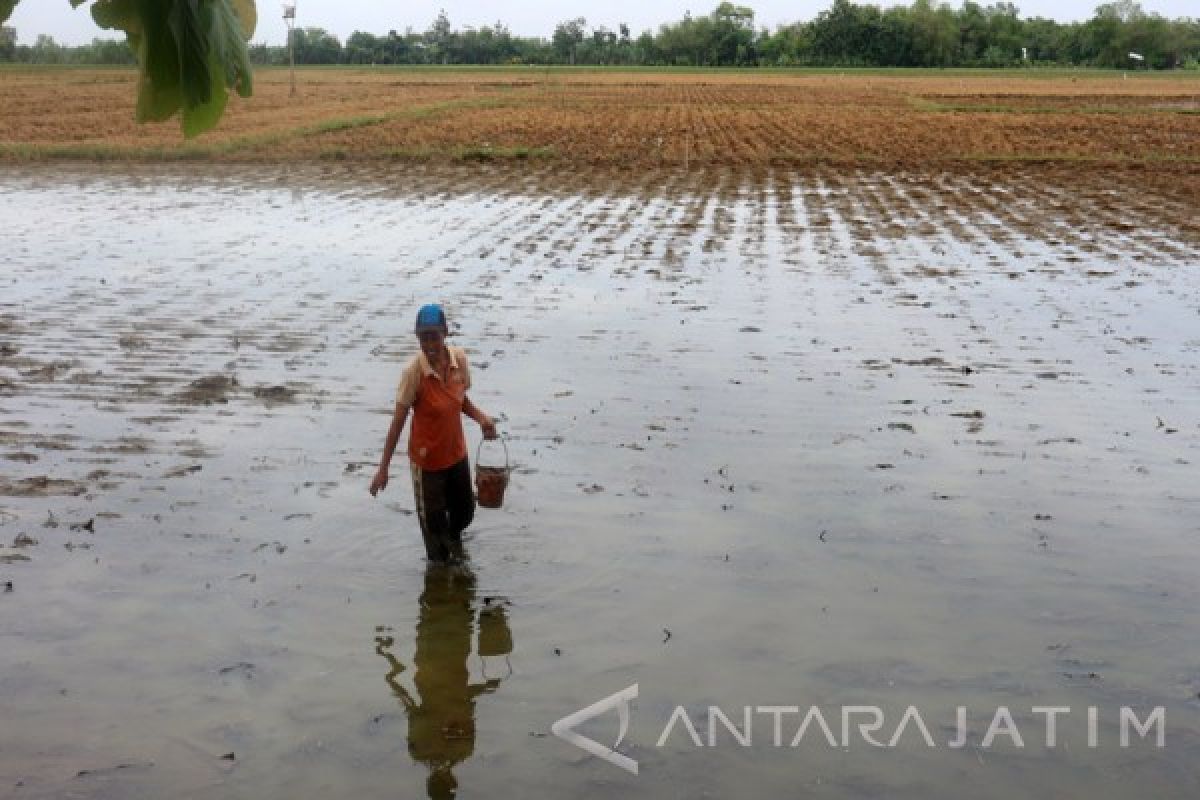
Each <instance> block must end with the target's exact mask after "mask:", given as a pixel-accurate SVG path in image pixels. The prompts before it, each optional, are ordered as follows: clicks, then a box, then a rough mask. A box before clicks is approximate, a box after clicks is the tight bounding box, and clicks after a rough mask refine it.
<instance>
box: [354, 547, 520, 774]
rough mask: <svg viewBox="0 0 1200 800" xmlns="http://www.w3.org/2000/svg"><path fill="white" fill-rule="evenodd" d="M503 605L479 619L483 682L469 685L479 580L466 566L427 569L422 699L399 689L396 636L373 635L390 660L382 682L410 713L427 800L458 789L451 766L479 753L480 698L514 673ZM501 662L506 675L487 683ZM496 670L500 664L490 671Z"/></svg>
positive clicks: (494, 602) (420, 647)
mask: <svg viewBox="0 0 1200 800" xmlns="http://www.w3.org/2000/svg"><path fill="white" fill-rule="evenodd" d="M505 605H506V603H505V602H504V601H503V600H502V599H497V598H490V597H489V598H485V599H484V603H483V608H482V609H480V611H479V614H478V626H477V627H478V631H479V645H478V648H477V653H478V655H479V659H480V664H481V670H482V672H483V675H484V680H483V683H470V670H469V669H468V665H467V659H468V658H469V657H470V654H471V634H472V623H474V622H475V621H476V620H475V609H476V603H475V575H474V574H473V573H472V572H471V570H470V569H469V568H468V567H467V566H465V565H462V564H460V565H449V566H447V565H430V566H429V567H428V568H427V569H426V571H425V589H424V591H423V592H422V593H421V600H420V615H419V616H418V618H417V632H416V633H417V641H416V652H415V655H414V656H413V662H414V666H415V669H416V674H415V675H414V676H413V684H414V685H415V687H416V692H417V699H416V700H414V699H413V697H412V695H411V694H409V692H408V690H407V689H405V688H404V686H402V685H401V684H400V681H399V675H400V673H401V672H402V671H403V670H404V665H403V664H401V663H400V661H398V660H397V659H396V657H395V656H394V655H393V654H392V653H391V652H390V648H391V647H392V645H393V644H394V643H395V641H394V639H393V638H392V637H391V636H383V635H380V636H376V637H375V652H376V653H378V654H379V655H381V656H383V657H384V658H385V659H387V661H388V664H389V665H390V669H389V670H388V673H387V675H385V676H384V680H386V681H387V683H388V685H389V686H390V687H391V688H392V691H393V692H394V693H395V695H396V696H397V697H398V698H399V699H400V702H401V703H403V704H404V709H405V711H407V712H408V752H409V755H411V756H412V757H413V758H414V759H416V760H417V761H419V762H421V763H422V764H424V765H425V766H427V767H428V768H429V779H428V782H427V784H426V786H427V789H428V792H429V797H430V798H447V797H453V796H454V794H455V791H456V790H457V787H458V781H457V780H456V779H455V777H454V772H453V770H454V766H455V765H456V764H458V763H460V762H462V761H465V760H466V759H467V758H469V757H470V756H471V753H473V752H474V750H475V698H476V697H478V696H479V695H481V694H487V693H489V692H492V691H494V690H495V689H496V687H498V686H499V685H500V682H501V681H502V680H503V679H504V678H506V677H508V676H509V675H511V674H512V666H511V664H510V663H509V660H508V656H509V654H510V653H511V652H512V649H513V642H512V632H511V631H510V630H509V627H508V619H507V614H506V611H505ZM500 656H503V657H504V664H505V667H504V674H503V675H502V676H501V677H491V678H489V677H488V670H489V662H494V661H496V660H498V658H499V657H500ZM490 666H491V668H492V669H497V667H498V665H494V664H492V665H490Z"/></svg>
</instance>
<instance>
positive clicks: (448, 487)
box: [371, 304, 496, 563]
mask: <svg viewBox="0 0 1200 800" xmlns="http://www.w3.org/2000/svg"><path fill="white" fill-rule="evenodd" d="M416 333H417V339H418V340H419V341H420V344H421V349H420V351H418V352H417V354H416V355H415V356H413V358H412V360H411V361H409V362H408V366H407V367H405V368H404V374H403V375H402V376H401V378H400V388H399V389H398V390H397V392H396V410H395V413H393V414H392V425H391V427H390V428H389V429H388V434H387V442H386V443H385V444H384V446H383V461H382V462H380V464H379V469H378V470H377V471H376V473H375V477H374V479H372V481H371V496H372V497H374V496H375V494H376V493H377V492H379V490H380V489H384V488H386V487H387V485H388V467H389V466H390V465H391V463H392V454H393V453H394V452H395V451H396V442H397V441H399V439H400V431H402V430H403V429H404V422H405V420H407V419H408V412H409V409H411V410H412V412H413V424H412V431H411V433H410V434H409V438H408V458H409V463H410V466H411V468H412V481H413V494H414V495H415V497H416V504H417V517H418V519H419V520H420V522H421V536H422V537H423V538H424V539H425V554H426V555H427V556H428V557H429V560H430V561H432V562H435V563H445V562H448V561H457V560H460V559H461V557H462V532H463V530H465V529H466V527H467V526H468V525H470V524H471V517H473V516H474V514H475V497H474V495H473V494H472V491H471V467H470V465H469V464H468V462H467V441H466V437H465V436H464V435H463V427H462V418H461V416H460V414H466V415H467V416H468V417H470V418H471V419H473V420H475V421H476V422H478V423H479V427H480V428H481V429H482V430H483V436H484V438H485V439H495V438H496V423H495V422H493V421H492V418H491V417H489V416H488V415H487V414H485V413H484V412H483V411H482V410H480V408H479V407H478V406H476V405H475V404H474V403H472V402H471V400H470V398H468V397H467V390H468V389H470V388H471V372H470V368H469V367H468V365H467V354H466V352H464V351H463V349H462V348H461V347H449V346H447V345H446V335H447V334H448V333H449V329H448V328H447V326H446V312H445V311H443V310H442V307H441V306H439V305H434V304H429V305H425V306H421V310H420V311H418V312H417V327H416Z"/></svg>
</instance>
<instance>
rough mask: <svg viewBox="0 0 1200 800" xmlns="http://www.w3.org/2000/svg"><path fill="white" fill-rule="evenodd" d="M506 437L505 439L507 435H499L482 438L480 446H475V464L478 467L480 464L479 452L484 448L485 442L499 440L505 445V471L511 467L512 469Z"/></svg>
mask: <svg viewBox="0 0 1200 800" xmlns="http://www.w3.org/2000/svg"><path fill="white" fill-rule="evenodd" d="M504 439H505V437H503V436H497V437H496V439H480V440H479V446H478V447H476V448H475V466H477V467H478V466H479V453H480V452H481V451H482V450H483V443H484V442H488V441H496V440H499V441H500V444H501V445H503V447H504V471H505V472H508V471H509V470H510V469H512V467H510V466H509V462H508V444H507V443H505V441H504Z"/></svg>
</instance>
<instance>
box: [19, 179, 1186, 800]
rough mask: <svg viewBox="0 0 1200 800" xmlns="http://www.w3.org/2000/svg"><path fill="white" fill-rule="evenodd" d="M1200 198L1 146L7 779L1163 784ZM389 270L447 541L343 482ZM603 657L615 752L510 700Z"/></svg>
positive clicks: (190, 785) (1169, 746)
mask: <svg viewBox="0 0 1200 800" xmlns="http://www.w3.org/2000/svg"><path fill="white" fill-rule="evenodd" d="M1184 185H1186V184H1184ZM1195 199H1196V198H1195V197H1194V196H1191V197H1189V196H1188V194H1187V193H1186V192H1181V191H1180V190H1179V189H1178V185H1176V184H1175V182H1173V181H1172V180H1170V178H1169V176H1166V177H1164V176H1163V174H1162V173H1157V174H1155V175H1145V176H1143V175H1141V174H1140V173H1139V172H1138V171H1129V172H1122V171H1119V170H1118V171H1095V172H1084V173H1080V174H1077V175H1073V174H1072V173H1071V172H1070V171H1069V169H1068V168H1067V167H1064V166H1058V167H1054V168H1049V167H1047V168H1039V167H1038V166H1036V165H1026V166H1021V167H1014V168H1012V169H1007V170H1000V169H993V170H982V169H981V170H979V171H976V172H971V171H966V172H946V173H942V172H937V171H932V172H925V173H909V172H903V171H891V172H883V171H872V170H854V169H851V168H840V169H835V168H832V167H830V168H821V167H813V168H808V169H805V170H802V171H799V172H792V171H787V170H770V169H763V170H761V171H757V172H753V173H735V172H731V171H722V170H710V171H701V172H690V173H685V172H683V171H680V170H649V171H646V172H643V173H637V174H633V173H615V174H608V173H603V172H600V171H595V172H588V173H587V174H581V173H574V174H570V175H566V174H561V173H556V172H555V171H554V170H552V169H550V168H545V169H543V170H541V171H537V170H530V169H518V168H507V167H505V168H493V167H489V166H486V165H484V166H475V167H450V166H446V165H420V164H417V165H411V166H406V167H403V168H395V169H393V170H391V171H381V170H379V169H375V168H368V167H361V166H360V167H346V168H342V167H331V168H319V167H307V168H304V169H290V170H289V169H287V168H285V167H261V166H258V167H255V166H231V165H225V166H221V165H206V166H203V167H201V166H196V165H192V166H186V165H185V166H158V167H155V166H140V167H139V166H130V165H123V166H121V167H119V168H112V169H105V168H102V167H93V166H66V165H61V166H55V165H34V166H30V167H5V168H3V171H2V172H0V215H2V217H3V219H4V220H5V228H6V234H5V245H6V246H5V254H4V264H5V268H4V270H3V272H2V273H0V286H2V287H3V288H2V293H0V719H2V720H3V726H2V727H0V796H4V797H8V796H11V797H16V798H49V797H111V798H121V799H122V800H125V799H126V798H161V797H178V798H228V797H247V798H250V797H253V798H291V797H358V798H372V797H384V796H386V797H421V796H425V795H426V794H428V795H429V796H431V797H449V796H455V795H456V796H458V797H461V798H485V797H487V798H492V797H581V798H601V797H609V796H612V795H616V794H621V795H624V796H632V797H680V798H696V797H714V798H715V797H780V796H787V797H797V796H801V797H810V796H811V797H827V798H860V797H861V798H868V797H889V798H950V797H960V796H962V792H963V790H962V787H963V786H964V785H969V786H970V787H971V789H970V793H971V796H973V797H978V798H1002V797H1004V798H1007V797H1013V796H1022V797H1024V796H1037V797H1068V796H1069V797H1081V796H1088V797H1093V798H1114V799H1115V798H1128V797H1130V796H1135V795H1137V796H1146V797H1155V798H1190V797H1195V796H1196V794H1197V792H1198V791H1200V772H1198V770H1197V766H1196V765H1197V763H1200V644H1198V642H1200V618H1198V617H1197V615H1196V608H1197V604H1198V603H1200V589H1198V588H1197V583H1196V577H1195V576H1196V575H1197V573H1198V572H1200V514H1198V512H1200V489H1198V488H1197V487H1198V486H1200V482H1198V481H1197V478H1196V462H1197V460H1198V459H1200V414H1198V412H1200V406H1198V405H1197V402H1196V398H1197V396H1198V395H1197V390H1198V389H1200V272H1197V261H1198V258H1197V255H1198V249H1200V228H1198V227H1197V221H1196V217H1195ZM427 301H441V302H444V303H445V304H446V306H447V309H448V312H449V314H450V316H451V324H452V327H454V328H455V333H456V335H455V337H454V338H453V339H452V341H453V342H454V343H456V344H460V345H462V346H465V347H466V348H467V349H468V352H469V353H470V354H471V357H472V360H473V362H472V363H473V369H474V380H475V383H476V388H475V390H474V391H473V393H472V394H473V398H474V399H475V400H476V402H477V403H478V404H479V405H480V406H482V407H483V408H485V409H487V410H488V411H490V412H492V413H493V414H495V415H497V416H498V417H499V419H500V420H501V422H500V427H501V429H502V431H503V432H504V433H505V434H506V435H507V437H508V439H507V443H508V449H509V453H510V457H511V460H512V463H513V464H514V466H515V471H514V474H513V476H512V481H511V484H510V486H509V489H508V493H507V496H506V499H505V506H504V508H503V509H502V510H497V511H492V510H486V509H480V510H479V511H478V512H477V515H476V522H475V524H474V525H473V526H472V528H471V530H470V531H469V534H468V537H469V540H468V545H467V546H468V550H469V554H470V564H469V567H468V568H466V569H463V570H456V571H453V572H447V571H445V570H438V569H428V570H427V569H426V567H425V565H424V563H423V548H422V546H421V540H420V535H419V532H418V530H417V523H416V519H415V517H414V516H413V500H412V496H411V489H410V486H409V485H408V479H407V475H406V474H405V469H404V464H403V463H402V460H401V459H399V458H398V460H397V461H396V462H394V468H393V476H392V483H391V486H390V487H389V488H388V489H387V490H386V491H385V492H384V493H383V494H381V495H380V496H379V498H376V499H372V498H371V497H370V496H369V495H368V493H367V484H368V482H369V480H370V475H371V472H372V470H373V469H374V466H375V464H376V463H377V462H378V458H379V453H380V450H381V448H382V444H383V437H384V434H385V432H386V429H387V424H388V415H389V414H390V411H391V408H390V406H391V403H392V400H393V397H394V391H395V385H396V382H397V380H398V378H399V375H400V369H401V367H402V365H403V363H404V361H405V360H406V359H407V358H408V357H409V355H411V354H412V353H413V352H414V351H415V341H414V339H413V337H412V336H411V334H410V333H409V331H410V330H411V325H412V317H413V314H414V312H415V309H416V308H417V306H418V305H420V304H421V303H423V302H427ZM468 437H469V441H470V446H471V448H472V452H474V446H475V444H476V443H477V442H478V430H477V428H475V426H473V425H468ZM635 684H636V685H637V687H638V688H637V699H636V700H634V701H633V702H632V704H631V710H630V714H629V728H628V732H627V733H625V735H624V737H623V739H622V742H621V744H620V746H619V752H620V754H622V755H623V756H625V757H626V758H627V759H633V760H634V761H636V762H637V765H638V774H636V775H634V774H631V773H630V772H629V771H627V770H626V769H623V768H622V767H621V766H619V765H616V764H613V763H608V762H607V761H605V760H603V759H601V758H597V757H594V756H592V755H589V754H588V753H586V752H585V751H584V750H581V749H578V748H576V747H574V746H573V745H572V744H570V743H568V742H567V741H564V740H563V739H562V738H559V737H557V736H555V735H554V734H553V733H552V732H551V726H552V725H553V724H554V722H555V721H556V720H558V719H560V718H562V717H564V716H566V715H569V714H571V713H573V712H575V711H577V710H579V709H581V708H583V707H585V706H588V705H589V704H592V703H594V702H596V701H599V700H602V699H603V698H606V697H608V696H610V695H612V694H614V693H616V692H619V691H621V690H624V689H627V687H631V686H633V685H635ZM813 706H817V707H819V709H820V710H821V712H822V713H823V714H824V718H825V719H826V720H828V724H829V726H830V727H831V728H832V736H833V738H834V739H835V740H836V741H835V744H836V746H833V745H831V744H830V742H829V741H828V740H827V739H828V738H829V737H827V736H825V734H824V733H823V732H822V731H821V728H820V727H819V724H818V723H816V722H812V724H810V725H809V726H808V730H807V733H804V732H803V731H800V733H803V736H802V737H800V736H797V732H798V729H799V728H800V727H801V721H802V718H804V716H805V712H806V711H808V710H809V709H810V708H811V707H813ZM855 706H866V707H877V708H879V709H880V710H881V715H882V716H883V717H884V721H883V723H882V726H881V727H880V728H879V732H878V733H876V734H875V736H876V737H877V738H878V739H880V740H883V741H885V742H886V741H887V740H888V739H890V738H892V735H893V732H896V733H903V735H902V736H897V737H896V746H895V747H874V746H873V745H872V744H871V742H870V740H869V738H868V739H864V736H863V735H861V734H860V733H859V732H858V728H857V724H858V722H859V721H862V720H868V721H869V719H870V715H869V714H866V713H865V712H862V713H860V712H851V713H852V714H858V716H854V717H853V718H852V719H851V721H850V725H849V728H848V735H847V737H846V739H845V741H842V737H843V726H842V716H843V715H844V714H845V713H847V712H846V709H847V708H852V707H855ZM747 707H749V708H750V709H751V712H750V717H751V722H752V724H753V730H752V736H751V731H749V730H746V728H747V725H746V717H745V716H744V715H743V709H745V708H747ZM772 707H774V708H775V709H776V710H775V711H771V710H770V709H771V708H772ZM779 707H784V709H787V708H788V707H795V708H796V709H799V711H798V712H796V711H795V709H792V710H791V711H786V710H785V711H781V710H779ZM909 707H914V708H916V709H917V710H918V711H919V715H920V717H921V719H922V720H923V722H924V725H925V726H926V728H927V732H928V734H929V741H927V740H926V739H925V738H924V737H923V736H922V735H921V731H920V729H919V728H918V727H917V726H916V725H910V726H909V727H908V728H907V729H906V730H903V731H901V730H899V728H898V726H899V723H900V721H901V718H902V717H903V715H904V714H905V712H906V709H908V708H909ZM999 707H1005V708H1007V709H1008V710H1009V712H1010V713H1011V720H1012V726H1007V727H1006V730H1007V731H1008V732H1005V730H1001V731H1000V733H999V735H995V734H996V730H992V731H991V734H992V735H990V736H989V727H992V728H995V727H996V726H995V725H994V724H993V723H994V721H995V718H996V715H997V709H998V708H999ZM1046 707H1053V708H1069V709H1070V712H1069V713H1060V715H1059V716H1058V718H1057V739H1056V743H1055V745H1054V746H1048V745H1047V739H1048V737H1047V735H1046V717H1047V714H1046V712H1045V711H1038V710H1037V709H1045V708H1046ZM1123 707H1125V708H1129V709H1132V713H1133V714H1134V715H1135V716H1136V718H1137V720H1138V722H1139V723H1140V722H1144V721H1145V720H1147V718H1149V717H1150V716H1151V714H1152V712H1153V711H1154V709H1156V708H1160V707H1161V708H1162V709H1163V712H1162V714H1163V716H1162V720H1163V724H1162V725H1161V726H1160V729H1161V730H1162V731H1163V732H1164V738H1165V741H1164V744H1163V746H1162V747H1158V746H1156V742H1155V736H1154V735H1153V734H1151V735H1150V736H1148V737H1147V738H1143V737H1141V736H1140V735H1137V734H1136V733H1135V734H1134V735H1133V736H1132V737H1131V741H1129V742H1128V746H1126V747H1122V746H1121V744H1120V731H1121V722H1122V716H1121V713H1122V712H1121V709H1122V708H1123ZM680 708H682V709H683V712H680V711H679V709H680ZM712 708H716V709H718V711H719V712H720V713H723V714H724V715H726V716H727V717H728V719H729V720H730V722H731V725H732V727H733V728H736V729H737V730H736V731H734V730H730V728H729V727H726V726H725V725H724V724H723V723H722V722H721V720H720V717H719V715H714V713H713V712H712V710H711V709H712ZM764 708H765V709H766V710H764ZM959 708H965V709H966V711H965V725H962V724H961V723H960V722H959V721H958V714H959V712H958V709H959ZM1090 708H1094V709H1096V711H1095V720H1096V721H1095V722H1094V723H1091V724H1089V721H1088V713H1089V712H1088V709H1090ZM680 713H683V714H685V715H686V717H687V718H688V719H689V720H690V721H691V723H693V724H694V726H695V727H696V729H697V738H696V739H693V738H692V736H691V735H690V733H689V732H688V731H687V730H686V726H685V725H684V724H682V723H678V716H679V714H680ZM672 720H675V722H676V723H678V724H674V726H673V727H672V726H671V721H672ZM710 720H715V721H714V722H713V727H712V728H711V730H710V728H709V722H710ZM810 721H811V720H810ZM960 727H963V728H964V730H963V731H961V732H960V731H959V728H960ZM1014 728H1015V730H1016V731H1019V733H1017V735H1013V730H1014ZM579 730H580V731H581V732H582V733H583V734H585V735H586V736H588V737H590V738H592V739H595V740H596V741H599V742H600V743H601V744H602V745H604V746H610V745H612V744H613V743H614V742H615V741H616V740H617V739H618V734H619V733H620V732H621V731H620V724H619V721H618V714H617V712H616V711H610V712H608V713H607V714H604V715H600V716H597V717H596V718H595V719H593V720H591V721H589V722H587V723H585V724H584V725H583V726H581V727H580V728H579ZM780 731H782V734H781V733H780ZM710 735H711V737H712V738H711V739H710V738H709V737H710ZM739 736H741V737H743V739H744V743H743V742H739V740H738V739H739ZM1018 737H1019V738H1020V739H1021V743H1022V745H1023V746H1018V744H1017V741H1016V740H1017V738H1018ZM797 739H799V740H800V741H796V740H797ZM959 740H961V741H963V742H964V743H963V744H962V745H961V746H954V745H953V744H952V743H953V742H955V741H959ZM710 744H711V745H712V746H710ZM931 744H932V746H930V745H931ZM1093 744H1094V746H1093ZM793 745H794V746H793Z"/></svg>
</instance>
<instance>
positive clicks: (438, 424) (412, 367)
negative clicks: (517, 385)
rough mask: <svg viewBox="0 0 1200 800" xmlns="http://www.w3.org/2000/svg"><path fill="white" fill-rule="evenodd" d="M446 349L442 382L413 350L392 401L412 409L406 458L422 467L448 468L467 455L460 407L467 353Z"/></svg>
mask: <svg viewBox="0 0 1200 800" xmlns="http://www.w3.org/2000/svg"><path fill="white" fill-rule="evenodd" d="M446 349H447V350H448V351H449V353H450V366H449V369H447V370H446V374H447V378H446V381H445V382H443V381H442V378H441V376H440V375H438V374H437V372H436V371H435V370H434V369H433V367H432V366H431V365H430V364H429V360H428V359H427V358H425V354H424V353H417V354H416V355H415V356H413V359H412V360H411V361H410V362H409V363H408V366H407V367H405V368H404V374H403V375H402V376H401V378H400V387H399V388H398V389H397V390H396V402H397V403H402V404H404V405H406V406H408V407H409V408H410V409H412V431H411V432H410V433H409V436H408V457H409V459H411V460H412V462H413V463H414V464H416V465H417V466H418V467H420V468H421V469H424V470H439V469H446V468H448V467H452V466H454V465H455V464H457V463H458V462H459V461H462V460H463V459H464V458H466V457H467V439H466V436H465V435H464V434H463V427H462V407H463V401H464V400H465V399H466V397H467V390H468V389H470V388H471V372H470V368H469V367H468V366H467V354H466V352H465V351H464V350H463V349H462V348H461V347H450V346H447V347H446Z"/></svg>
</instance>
